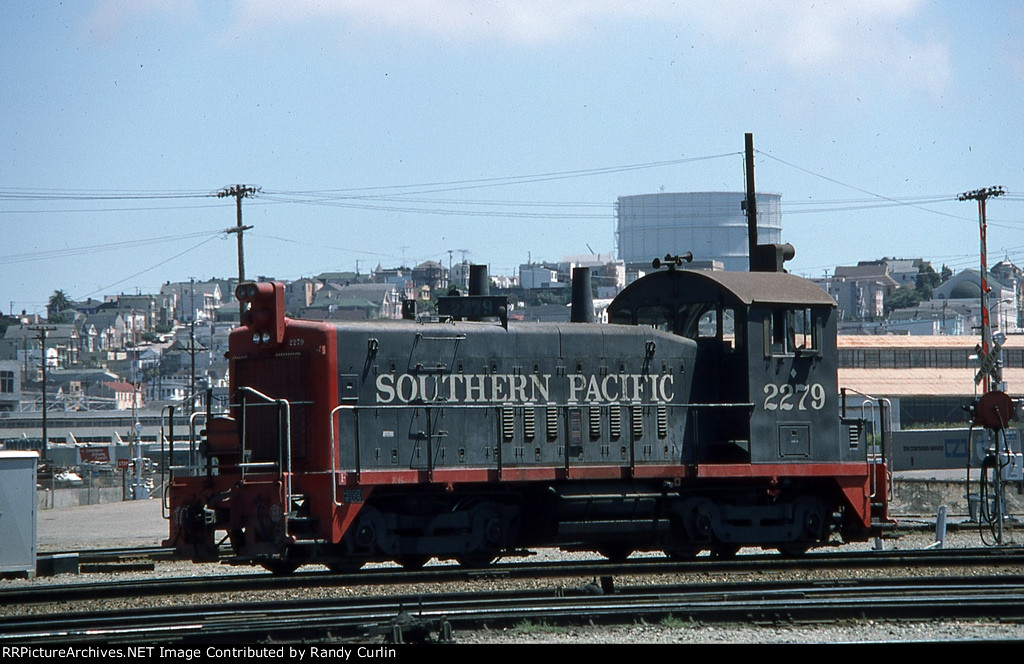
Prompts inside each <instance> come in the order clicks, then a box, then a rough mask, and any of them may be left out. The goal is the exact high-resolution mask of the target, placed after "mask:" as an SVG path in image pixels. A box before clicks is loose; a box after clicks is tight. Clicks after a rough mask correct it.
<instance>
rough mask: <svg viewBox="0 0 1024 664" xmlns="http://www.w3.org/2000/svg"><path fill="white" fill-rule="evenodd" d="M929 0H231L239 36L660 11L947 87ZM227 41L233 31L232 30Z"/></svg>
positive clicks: (753, 58)
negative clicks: (928, 21) (313, 27)
mask: <svg viewBox="0 0 1024 664" xmlns="http://www.w3.org/2000/svg"><path fill="white" fill-rule="evenodd" d="M925 9H926V7H925V4H924V2H923V0H857V1H855V2H852V1H846V0H843V1H836V0H800V1H796V0H733V1H724V2H723V1H722V0H645V1H644V2H622V1H621V0H289V1H288V2H281V1H280V0H235V2H234V5H233V9H229V10H225V11H224V12H217V15H219V16H222V17H225V16H230V17H231V18H230V20H231V27H230V28H228V31H229V33H231V36H232V37H237V36H243V35H244V36H252V34H253V33H259V34H266V33H268V32H273V31H276V30H281V29H282V28H285V29H286V28H289V27H293V26H305V25H310V24H317V25H324V26H327V27H329V28H332V29H333V28H335V26H336V27H337V30H338V34H339V40H342V39H345V38H346V36H350V35H352V34H353V33H356V34H366V35H380V36H381V37H387V36H389V35H393V34H394V33H396V32H397V33H401V34H403V35H406V36H415V35H423V36H426V37H428V38H431V39H436V40H439V41H441V42H444V43H449V44H464V43H470V44H507V45H511V46H513V47H525V48H539V47H543V46H544V45H546V44H549V43H564V42H566V41H573V40H581V39H588V38H590V37H591V36H593V35H598V36H599V37H600V38H601V39H608V38H609V37H611V38H614V37H615V33H616V30H618V29H619V28H626V29H630V30H636V29H637V25H638V24H643V23H644V22H658V23H660V24H663V25H669V26H677V28H678V30H679V31H680V37H681V38H682V39H689V40H690V41H691V42H692V43H694V44H695V45H696V46H697V47H698V48H700V47H706V46H710V47H716V48H721V49H727V51H728V52H729V53H732V54H737V55H738V56H739V57H740V58H742V60H743V61H744V62H746V63H748V67H750V68H751V69H752V70H754V71H755V72H756V71H757V70H759V69H760V70H769V71H771V72H773V73H776V74H777V73H780V72H781V73H783V74H786V73H788V74H790V75H793V76H798V77H808V78H815V77H819V78H820V77H833V78H835V77H844V76H851V77H852V76H858V77H869V78H870V79H872V80H888V81H889V82H890V83H891V84H892V85H896V86H899V87H901V88H906V89H911V90H917V91H925V92H928V93H930V94H934V95H940V94H942V92H943V91H944V90H945V88H946V86H947V85H948V84H949V81H950V80H951V77H952V73H951V64H950V60H951V56H950V53H949V46H948V44H947V42H946V40H944V39H942V38H941V37H938V36H934V35H931V34H929V33H928V29H927V27H926V26H923V25H922V24H923V22H924V20H925V13H926V12H925ZM158 14H164V15H170V16H174V15H178V16H189V17H191V18H193V19H194V17H195V15H196V14H197V10H196V5H195V0H100V2H99V3H98V5H97V8H96V10H95V11H94V12H93V16H92V17H91V20H90V23H91V24H92V26H93V28H94V29H97V30H102V31H103V32H104V34H106V33H109V32H113V31H116V30H120V29H122V28H123V26H124V25H125V24H126V23H129V22H130V21H132V20H134V19H138V18H139V17H151V16H153V15H158ZM225 41H226V42H228V43H229V42H230V41H231V39H230V38H229V39H226V40H225Z"/></svg>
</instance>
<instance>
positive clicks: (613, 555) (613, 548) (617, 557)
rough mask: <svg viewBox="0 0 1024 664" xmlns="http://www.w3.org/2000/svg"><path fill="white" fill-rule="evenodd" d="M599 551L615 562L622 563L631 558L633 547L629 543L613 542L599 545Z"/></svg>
mask: <svg viewBox="0 0 1024 664" xmlns="http://www.w3.org/2000/svg"><path fill="white" fill-rule="evenodd" d="M597 552H598V553H600V554H601V555H602V556H604V557H605V558H607V559H608V560H610V561H611V562H613V563H621V562H624V561H625V560H626V558H629V556H630V555H631V554H632V553H633V549H632V548H631V547H630V546H629V545H628V544H623V543H621V542H613V543H610V544H603V545H601V546H599V547H598V548H597Z"/></svg>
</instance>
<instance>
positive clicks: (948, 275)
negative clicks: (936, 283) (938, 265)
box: [939, 265, 953, 283]
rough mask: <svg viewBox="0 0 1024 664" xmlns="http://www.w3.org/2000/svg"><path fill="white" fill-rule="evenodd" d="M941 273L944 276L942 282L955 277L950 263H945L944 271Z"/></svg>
mask: <svg viewBox="0 0 1024 664" xmlns="http://www.w3.org/2000/svg"><path fill="white" fill-rule="evenodd" d="M939 274H940V276H941V277H942V281H941V283H946V282H947V281H949V280H950V279H952V278H953V270H951V269H949V266H948V265H943V266H942V271H941V272H940V273H939Z"/></svg>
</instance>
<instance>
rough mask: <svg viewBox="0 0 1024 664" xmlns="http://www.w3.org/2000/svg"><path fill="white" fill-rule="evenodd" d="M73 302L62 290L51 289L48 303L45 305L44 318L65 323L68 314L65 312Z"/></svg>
mask: <svg viewBox="0 0 1024 664" xmlns="http://www.w3.org/2000/svg"><path fill="white" fill-rule="evenodd" d="M73 304H74V303H73V302H72V301H71V300H70V299H68V296H67V294H66V293H65V292H64V291H62V290H55V291H53V295H51V296H50V301H49V304H47V305H46V319H47V320H48V321H49V322H51V323H66V322H67V320H68V316H67V313H65V312H67V310H69V309H71V307H72V306H73Z"/></svg>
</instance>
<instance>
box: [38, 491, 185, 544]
mask: <svg viewBox="0 0 1024 664" xmlns="http://www.w3.org/2000/svg"><path fill="white" fill-rule="evenodd" d="M166 537H167V521H166V520H165V519H164V518H163V516H162V515H161V505H160V501H159V500H136V501H129V502H120V503H104V504H102V505H82V506H79V507H61V508H57V509H52V510H38V511H37V513H36V538H37V544H38V551H39V552H40V553H47V552H53V551H71V550H82V549H106V548H120V547H139V546H160V543H161V542H162V541H163V540H164V539H165V538H166Z"/></svg>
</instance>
